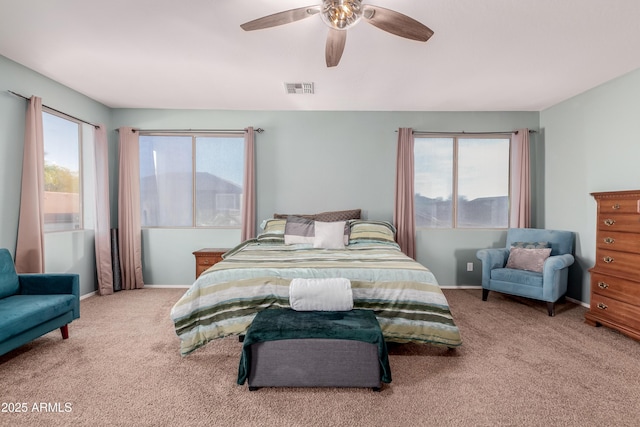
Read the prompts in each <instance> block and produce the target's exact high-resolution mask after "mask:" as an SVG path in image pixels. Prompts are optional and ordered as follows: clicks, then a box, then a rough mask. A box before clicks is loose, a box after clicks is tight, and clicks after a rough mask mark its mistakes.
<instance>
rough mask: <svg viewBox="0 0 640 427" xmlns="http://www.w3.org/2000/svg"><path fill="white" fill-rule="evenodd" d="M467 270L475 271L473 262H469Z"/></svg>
mask: <svg viewBox="0 0 640 427" xmlns="http://www.w3.org/2000/svg"><path fill="white" fill-rule="evenodd" d="M467 271H473V263H472V262H468V263H467Z"/></svg>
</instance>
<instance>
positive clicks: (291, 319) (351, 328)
mask: <svg viewBox="0 0 640 427" xmlns="http://www.w3.org/2000/svg"><path fill="white" fill-rule="evenodd" d="M304 338H325V339H342V340H356V341H364V342H367V343H370V344H374V345H376V346H377V347H378V359H379V360H380V376H381V380H382V382H384V383H390V382H391V368H390V366H389V355H388V353H387V345H386V343H385V341H384V337H383V336H382V331H381V330H380V325H379V324H378V320H377V319H376V316H375V314H374V313H373V312H372V311H369V310H351V311H294V310H291V309H268V310H263V311H261V312H260V313H258V314H257V315H256V317H255V318H254V319H253V322H252V323H251V326H250V327H249V330H248V331H247V334H246V336H245V338H244V344H243V346H242V355H241V357H240V366H239V368H238V384H239V385H242V384H244V382H245V380H246V379H247V377H248V376H249V367H250V366H251V351H250V350H249V346H250V345H251V344H255V343H258V342H265V341H273V340H288V339H304Z"/></svg>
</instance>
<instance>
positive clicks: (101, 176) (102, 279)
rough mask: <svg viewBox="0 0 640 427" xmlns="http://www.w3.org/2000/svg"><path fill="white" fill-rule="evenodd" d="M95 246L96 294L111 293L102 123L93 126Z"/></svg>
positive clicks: (106, 154)
mask: <svg viewBox="0 0 640 427" xmlns="http://www.w3.org/2000/svg"><path fill="white" fill-rule="evenodd" d="M94 132H95V138H94V141H95V148H94V155H95V176H96V179H95V195H96V196H95V204H96V211H95V212H96V214H95V224H94V230H95V246H96V272H97V275H98V294H99V295H110V294H112V293H113V265H112V262H111V235H110V230H111V228H110V227H111V215H110V213H109V212H110V207H109V206H110V204H109V147H108V143H107V130H106V128H105V127H104V125H100V126H98V127H96V128H95V130H94Z"/></svg>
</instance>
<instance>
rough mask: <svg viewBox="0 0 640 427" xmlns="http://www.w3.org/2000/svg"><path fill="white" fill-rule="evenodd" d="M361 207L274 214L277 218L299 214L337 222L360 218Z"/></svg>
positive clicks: (313, 218) (318, 219)
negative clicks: (307, 212) (309, 212)
mask: <svg viewBox="0 0 640 427" xmlns="http://www.w3.org/2000/svg"><path fill="white" fill-rule="evenodd" d="M360 213H361V210H360V209H350V210H346V211H329V212H320V213H316V214H279V213H276V214H273V217H274V218H276V219H286V218H287V217H288V216H297V217H301V218H306V219H312V220H314V221H322V222H336V221H349V220H350V219H360Z"/></svg>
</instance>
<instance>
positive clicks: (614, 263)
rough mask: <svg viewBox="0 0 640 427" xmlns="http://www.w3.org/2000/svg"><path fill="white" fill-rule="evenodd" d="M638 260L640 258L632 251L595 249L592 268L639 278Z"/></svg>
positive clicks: (602, 271) (628, 277)
mask: <svg viewBox="0 0 640 427" xmlns="http://www.w3.org/2000/svg"><path fill="white" fill-rule="evenodd" d="M638 261H640V258H639V257H638V255H636V254H633V253H628V252H617V251H610V250H604V249H598V250H597V251H596V265H595V267H594V269H595V270H597V271H599V272H601V273H604V274H612V275H615V276H619V277H625V278H627V279H631V280H640V264H639V263H638Z"/></svg>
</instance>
